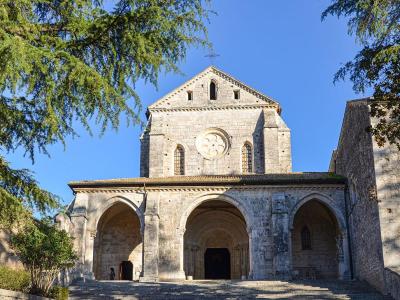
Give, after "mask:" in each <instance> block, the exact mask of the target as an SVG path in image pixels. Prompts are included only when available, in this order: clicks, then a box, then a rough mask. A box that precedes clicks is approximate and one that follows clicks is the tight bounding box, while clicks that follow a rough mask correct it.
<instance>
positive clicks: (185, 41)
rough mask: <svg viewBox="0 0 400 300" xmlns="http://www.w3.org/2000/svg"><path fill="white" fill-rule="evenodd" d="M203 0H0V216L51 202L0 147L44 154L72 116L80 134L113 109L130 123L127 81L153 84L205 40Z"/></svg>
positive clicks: (135, 104) (112, 120)
mask: <svg viewBox="0 0 400 300" xmlns="http://www.w3.org/2000/svg"><path fill="white" fill-rule="evenodd" d="M204 1H206V2H207V1H208V0H119V1H111V2H110V1H108V4H110V3H113V5H114V6H113V8H109V7H106V6H105V3H103V1H102V0H3V1H0V97H1V99H0V122H1V126H0V151H1V152H3V156H0V221H1V222H3V223H4V222H6V221H14V220H15V218H16V217H17V216H21V215H22V216H26V215H27V214H28V215H29V211H30V209H28V208H36V209H37V210H38V211H40V212H46V211H47V210H48V209H52V208H56V207H57V206H58V204H59V201H58V200H57V198H56V197H55V196H54V195H52V194H51V193H49V192H46V191H44V190H42V189H40V187H39V186H38V185H37V183H36V182H35V180H34V178H33V177H32V174H30V173H29V171H28V170H13V169H11V168H10V166H9V164H8V163H7V162H6V160H5V159H4V154H5V153H7V152H9V151H14V150H15V149H16V148H17V147H22V148H24V149H25V150H26V153H27V155H29V156H30V158H31V159H32V160H33V159H34V154H35V152H37V151H39V152H41V153H46V154H47V151H46V146H48V145H49V144H52V143H55V142H59V141H61V142H62V143H64V141H65V137H66V136H68V135H75V131H74V128H73V123H74V122H80V123H82V124H83V125H84V126H85V128H86V129H87V130H89V131H90V126H89V124H90V120H92V119H94V120H95V123H96V125H98V126H100V127H101V128H102V132H104V130H105V129H107V128H110V127H111V128H114V129H116V128H117V127H118V125H119V121H120V117H123V116H125V117H126V118H127V120H128V121H129V122H130V124H132V123H133V124H138V123H139V122H140V118H139V112H140V109H141V105H140V100H139V98H138V96H137V94H136V93H135V90H134V85H135V82H137V81H138V80H139V79H143V80H145V81H146V82H150V83H152V84H154V85H156V84H157V76H158V74H159V73H160V71H166V72H171V71H172V72H178V71H179V70H178V68H177V63H178V62H179V61H180V60H182V59H183V58H184V57H185V56H186V50H187V48H188V47H189V46H192V45H195V46H208V42H207V37H206V27H205V21H206V20H207V18H208V15H209V11H208V10H207V9H206V8H205V4H206V3H204ZM1 152H0V155H1Z"/></svg>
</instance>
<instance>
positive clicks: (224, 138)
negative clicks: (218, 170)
mask: <svg viewBox="0 0 400 300" xmlns="http://www.w3.org/2000/svg"><path fill="white" fill-rule="evenodd" d="M229 146H230V143H229V137H228V134H227V133H226V132H225V131H223V130H222V129H219V128H209V129H207V130H206V131H205V132H203V133H201V134H200V135H199V136H198V137H197V138H196V148H197V151H199V152H200V154H201V155H202V156H204V157H205V158H207V159H216V158H219V157H222V156H224V155H225V153H226V152H227V151H228V150H229Z"/></svg>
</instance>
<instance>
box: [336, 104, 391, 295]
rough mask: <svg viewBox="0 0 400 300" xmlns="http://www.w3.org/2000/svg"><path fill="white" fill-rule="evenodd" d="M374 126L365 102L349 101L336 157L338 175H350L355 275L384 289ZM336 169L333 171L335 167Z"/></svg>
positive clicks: (349, 206)
mask: <svg viewBox="0 0 400 300" xmlns="http://www.w3.org/2000/svg"><path fill="white" fill-rule="evenodd" d="M369 125H370V119H369V112H368V106H367V105H366V103H365V102H357V101H355V102H349V103H348V104H347V107H346V112H345V116H344V120H343V125H342V131H341V135H340V140H339V143H338V149H337V152H336V159H335V163H334V165H335V171H336V173H337V174H340V175H343V176H346V177H347V178H348V186H349V199H348V211H349V215H350V216H349V223H350V228H351V242H352V245H351V246H352V254H353V264H354V271H355V276H356V277H358V278H359V279H362V280H366V281H368V282H369V283H370V284H371V285H373V286H375V287H376V288H378V289H379V290H381V291H383V290H384V273H383V254H382V243H381V230H380V219H379V208H378V203H377V201H376V197H374V196H373V194H374V191H375V188H376V181H375V168H374V156H373V149H372V140H371V136H370V135H369V134H368V133H367V132H366V130H365V129H366V128H367V126H369ZM332 171H333V170H332Z"/></svg>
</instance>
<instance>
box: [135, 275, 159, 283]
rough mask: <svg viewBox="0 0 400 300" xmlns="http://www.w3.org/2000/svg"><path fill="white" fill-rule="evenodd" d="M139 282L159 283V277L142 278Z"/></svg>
mask: <svg viewBox="0 0 400 300" xmlns="http://www.w3.org/2000/svg"><path fill="white" fill-rule="evenodd" d="M139 282H158V276H140V277H139Z"/></svg>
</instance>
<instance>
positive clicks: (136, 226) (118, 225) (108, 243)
mask: <svg viewBox="0 0 400 300" xmlns="http://www.w3.org/2000/svg"><path fill="white" fill-rule="evenodd" d="M89 220H90V222H91V226H94V229H95V233H94V235H92V236H91V237H92V239H91V245H90V246H91V247H89V248H88V249H87V250H89V249H90V252H91V255H90V256H91V257H92V259H91V264H92V267H91V271H92V272H93V275H94V276H95V278H96V279H101V280H104V279H109V278H111V277H112V275H110V274H112V273H114V278H115V279H119V280H132V279H137V278H138V276H139V273H140V272H142V265H143V228H144V222H143V213H142V211H141V210H140V208H139V207H137V205H136V204H134V203H133V202H132V201H130V200H129V199H127V198H126V197H122V196H119V195H116V196H113V197H111V198H109V199H107V200H106V201H104V202H102V203H101V206H100V207H99V208H98V209H97V210H96V211H94V214H92V215H91V218H90V219H89ZM110 270H112V271H111V272H110Z"/></svg>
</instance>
